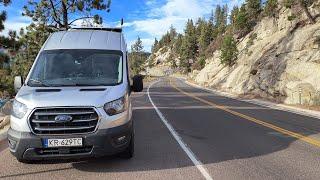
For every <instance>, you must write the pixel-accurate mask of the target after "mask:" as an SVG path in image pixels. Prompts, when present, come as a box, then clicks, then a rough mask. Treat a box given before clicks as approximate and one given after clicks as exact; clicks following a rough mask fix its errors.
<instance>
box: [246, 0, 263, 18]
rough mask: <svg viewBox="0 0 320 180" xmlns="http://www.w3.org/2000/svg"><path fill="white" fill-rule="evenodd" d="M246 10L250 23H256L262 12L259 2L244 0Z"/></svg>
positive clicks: (258, 0) (256, 0) (257, 0)
mask: <svg viewBox="0 0 320 180" xmlns="http://www.w3.org/2000/svg"><path fill="white" fill-rule="evenodd" d="M245 4H246V9H247V13H248V17H250V20H251V21H256V20H257V19H258V17H259V15H260V13H261V11H262V6H261V5H262V3H261V0H246V1H245Z"/></svg>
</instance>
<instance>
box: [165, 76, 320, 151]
mask: <svg viewBox="0 0 320 180" xmlns="http://www.w3.org/2000/svg"><path fill="white" fill-rule="evenodd" d="M169 81H170V84H171V86H172V87H173V88H174V89H176V90H178V91H179V92H181V93H183V94H185V95H187V96H189V97H192V98H193V99H196V100H198V101H200V102H203V103H205V104H207V105H209V106H211V107H212V108H214V109H216V108H217V109H220V110H223V111H225V112H228V113H230V114H233V115H236V116H239V117H241V118H243V119H246V120H248V121H251V122H254V123H256V124H260V125H262V126H264V127H268V128H270V129H273V130H275V131H278V132H280V133H282V134H285V135H288V136H291V137H294V138H297V139H299V140H301V141H304V142H306V143H309V144H312V145H314V146H317V147H320V141H318V140H316V139H313V138H310V137H307V136H304V135H301V134H298V133H295V132H292V131H289V130H286V129H283V128H281V127H278V126H275V125H273V124H270V123H267V122H264V121H262V120H259V119H256V118H253V117H250V116H247V115H245V114H242V113H239V112H236V111H233V110H231V109H228V108H226V107H225V106H221V105H218V104H215V103H212V102H210V101H207V100H205V99H202V98H200V97H197V96H195V95H193V94H191V93H188V92H185V91H183V90H182V89H180V88H178V87H177V86H176V85H175V84H174V83H172V81H171V79H169Z"/></svg>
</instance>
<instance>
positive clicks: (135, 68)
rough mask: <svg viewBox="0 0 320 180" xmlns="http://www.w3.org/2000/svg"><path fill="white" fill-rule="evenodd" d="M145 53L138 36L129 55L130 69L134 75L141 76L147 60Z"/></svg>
mask: <svg viewBox="0 0 320 180" xmlns="http://www.w3.org/2000/svg"><path fill="white" fill-rule="evenodd" d="M143 53H144V52H143V45H142V41H141V38H140V37H139V36H138V38H137V40H136V41H135V43H134V44H133V45H132V46H131V53H130V55H129V62H130V68H131V70H132V72H133V73H134V74H139V73H140V72H141V71H142V70H143V69H144V63H145V60H146V59H145V58H144V56H143Z"/></svg>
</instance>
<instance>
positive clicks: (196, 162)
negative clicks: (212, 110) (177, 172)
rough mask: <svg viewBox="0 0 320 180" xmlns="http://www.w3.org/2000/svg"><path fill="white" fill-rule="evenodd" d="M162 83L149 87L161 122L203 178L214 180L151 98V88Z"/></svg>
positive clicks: (148, 91)
mask: <svg viewBox="0 0 320 180" xmlns="http://www.w3.org/2000/svg"><path fill="white" fill-rule="evenodd" d="M158 82H160V80H158V81H155V82H153V83H152V84H150V85H149V87H148V90H147V93H148V97H149V100H150V103H151V104H152V106H153V107H154V109H155V111H156V112H157V114H158V116H159V117H160V119H161V121H162V122H163V123H164V125H165V126H166V127H167V128H168V130H169V131H170V133H171V134H172V136H173V137H174V139H175V140H176V141H177V142H178V144H179V145H180V147H181V148H182V149H183V150H184V152H185V153H186V154H187V155H188V157H189V158H190V160H191V161H192V162H193V164H194V165H195V167H197V169H198V170H199V171H200V173H201V174H202V175H203V177H204V178H205V179H206V180H212V177H211V176H210V174H209V173H208V171H207V170H206V169H205V167H204V166H203V164H202V162H200V161H199V160H198V158H197V157H196V156H195V155H194V153H193V152H192V151H191V150H190V148H189V147H188V146H187V145H186V144H185V143H184V142H183V140H182V138H181V137H180V136H179V135H178V133H177V132H176V130H174V128H173V127H172V126H171V124H170V123H169V122H168V121H167V119H166V118H165V117H164V116H163V114H162V113H161V112H160V110H159V109H158V108H157V106H156V105H155V104H154V103H153V101H152V99H151V96H150V87H152V86H153V85H154V84H156V83H158Z"/></svg>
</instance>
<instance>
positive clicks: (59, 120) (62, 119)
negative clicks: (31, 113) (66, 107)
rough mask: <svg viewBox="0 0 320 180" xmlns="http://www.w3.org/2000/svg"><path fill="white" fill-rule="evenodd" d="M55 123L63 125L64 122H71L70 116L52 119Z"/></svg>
mask: <svg viewBox="0 0 320 180" xmlns="http://www.w3.org/2000/svg"><path fill="white" fill-rule="evenodd" d="M54 120H55V121H56V122H60V123H65V122H71V121H72V116H69V115H58V116H56V117H55V118H54Z"/></svg>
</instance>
